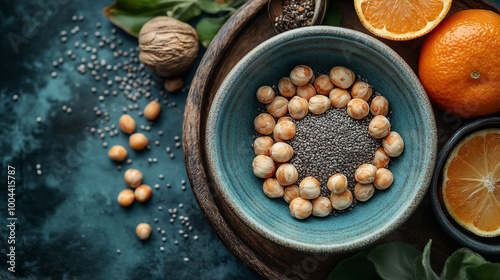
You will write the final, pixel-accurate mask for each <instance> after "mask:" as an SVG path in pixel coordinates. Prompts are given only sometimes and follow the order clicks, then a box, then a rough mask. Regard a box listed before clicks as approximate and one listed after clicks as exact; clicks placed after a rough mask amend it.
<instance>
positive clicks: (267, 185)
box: [262, 178, 285, 198]
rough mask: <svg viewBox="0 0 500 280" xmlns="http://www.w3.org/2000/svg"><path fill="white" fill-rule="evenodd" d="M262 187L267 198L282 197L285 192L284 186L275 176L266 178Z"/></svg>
mask: <svg viewBox="0 0 500 280" xmlns="http://www.w3.org/2000/svg"><path fill="white" fill-rule="evenodd" d="M262 189H263V190H264V193H265V194H266V195H267V196H268V197H269V198H277V197H282V196H283V195H284V194H285V188H284V187H283V186H282V185H280V183H279V182H278V180H276V179H275V178H269V179H266V180H265V181H264V184H262Z"/></svg>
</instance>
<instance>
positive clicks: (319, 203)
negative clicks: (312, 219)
mask: <svg viewBox="0 0 500 280" xmlns="http://www.w3.org/2000/svg"><path fill="white" fill-rule="evenodd" d="M311 204H312V208H313V210H312V214H313V216H316V217H326V216H328V215H329V214H330V212H332V202H331V201H330V200H329V199H328V198H326V197H324V196H320V197H318V198H315V199H314V200H313V201H311Z"/></svg>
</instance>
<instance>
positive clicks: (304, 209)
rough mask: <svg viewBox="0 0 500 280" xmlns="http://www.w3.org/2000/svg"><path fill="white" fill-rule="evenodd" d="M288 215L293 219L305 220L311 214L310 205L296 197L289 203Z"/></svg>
mask: <svg viewBox="0 0 500 280" xmlns="http://www.w3.org/2000/svg"><path fill="white" fill-rule="evenodd" d="M289 208H290V213H291V214H292V216H293V217H294V218H295V219H299V220H302V219H305V218H307V217H309V216H311V214H312V208H313V206H312V203H311V202H310V201H309V200H307V199H303V198H301V197H297V198H295V199H294V200H292V201H291V202H290V206H289Z"/></svg>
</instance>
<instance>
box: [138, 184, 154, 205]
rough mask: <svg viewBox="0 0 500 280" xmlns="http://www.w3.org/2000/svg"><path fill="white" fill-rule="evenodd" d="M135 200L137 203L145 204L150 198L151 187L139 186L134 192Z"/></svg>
mask: <svg viewBox="0 0 500 280" xmlns="http://www.w3.org/2000/svg"><path fill="white" fill-rule="evenodd" d="M134 196H135V200H137V201H139V202H142V203H143V202H146V201H148V199H149V198H150V197H151V187H150V186H148V185H141V186H139V187H138V188H137V189H135V191H134Z"/></svg>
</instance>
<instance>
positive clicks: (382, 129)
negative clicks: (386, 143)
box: [368, 116, 391, 139]
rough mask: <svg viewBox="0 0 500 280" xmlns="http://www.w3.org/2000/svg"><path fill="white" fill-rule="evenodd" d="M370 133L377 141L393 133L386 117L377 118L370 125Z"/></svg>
mask: <svg viewBox="0 0 500 280" xmlns="http://www.w3.org/2000/svg"><path fill="white" fill-rule="evenodd" d="M368 132H370V135H371V136H372V137H373V138H375V139H380V138H384V137H386V136H387V135H389V133H390V132H391V123H390V122H389V120H388V119H387V118H386V117H384V116H375V117H373V119H372V120H371V121H370V124H369V125H368Z"/></svg>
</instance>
